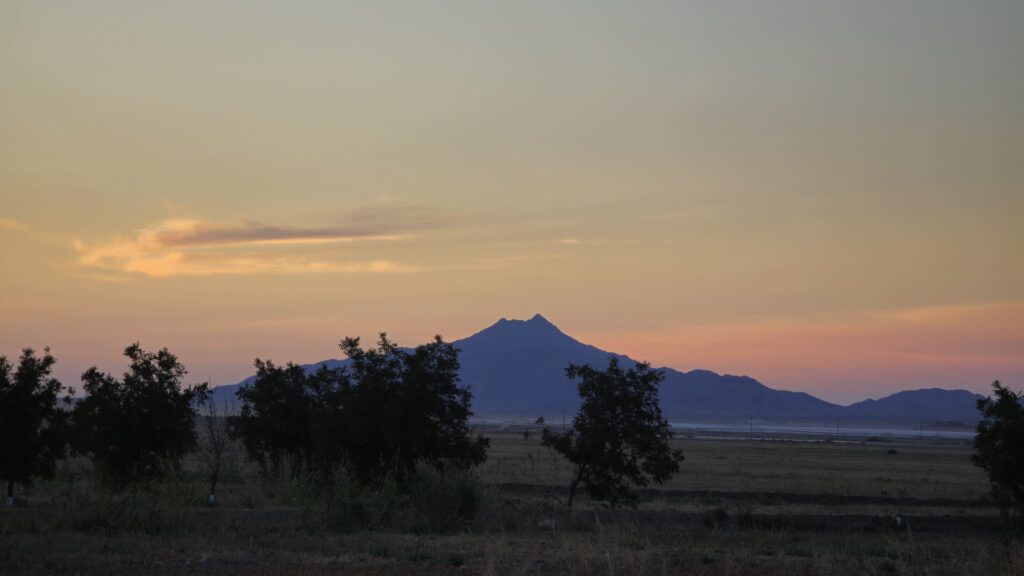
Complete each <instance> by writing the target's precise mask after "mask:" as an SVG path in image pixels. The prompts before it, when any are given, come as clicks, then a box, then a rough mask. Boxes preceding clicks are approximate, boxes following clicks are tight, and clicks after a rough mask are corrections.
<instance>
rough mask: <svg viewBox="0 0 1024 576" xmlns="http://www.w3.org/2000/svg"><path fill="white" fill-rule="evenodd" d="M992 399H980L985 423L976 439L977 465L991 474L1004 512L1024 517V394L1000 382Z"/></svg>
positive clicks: (975, 455) (990, 476)
mask: <svg viewBox="0 0 1024 576" xmlns="http://www.w3.org/2000/svg"><path fill="white" fill-rule="evenodd" d="M992 392H993V396H991V397H988V398H982V399H980V400H978V410H980V411H981V414H982V420H981V421H980V422H979V423H978V428H977V434H976V435H975V436H974V449H975V454H974V455H973V456H972V457H971V459H972V460H973V461H974V463H975V464H976V465H977V466H979V467H981V468H982V469H984V470H985V472H987V473H988V477H989V479H990V480H991V482H992V496H993V499H994V500H995V501H996V503H998V504H999V506H1000V508H1002V509H1003V511H1004V512H1010V511H1013V510H1016V512H1017V513H1018V514H1019V515H1020V514H1024V395H1022V394H1019V393H1015V392H1013V391H1012V390H1010V389H1009V388H1006V387H1005V386H1003V385H1001V384H1000V383H999V381H998V380H997V381H996V382H994V383H993V384H992Z"/></svg>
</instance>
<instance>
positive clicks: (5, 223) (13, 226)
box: [0, 216, 28, 230]
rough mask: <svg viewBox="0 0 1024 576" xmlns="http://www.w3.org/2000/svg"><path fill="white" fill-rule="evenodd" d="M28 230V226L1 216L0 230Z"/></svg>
mask: <svg viewBox="0 0 1024 576" xmlns="http://www.w3.org/2000/svg"><path fill="white" fill-rule="evenodd" d="M26 228H28V225H27V224H24V223H22V222H18V221H17V220H13V219H11V218H4V217H3V216H0V230H25V229H26Z"/></svg>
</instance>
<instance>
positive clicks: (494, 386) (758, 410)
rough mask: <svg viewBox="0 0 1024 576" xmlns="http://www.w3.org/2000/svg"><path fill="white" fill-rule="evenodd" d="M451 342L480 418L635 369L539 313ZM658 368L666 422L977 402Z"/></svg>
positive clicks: (532, 408)
mask: <svg viewBox="0 0 1024 576" xmlns="http://www.w3.org/2000/svg"><path fill="white" fill-rule="evenodd" d="M453 344H454V345H455V347H456V348H458V349H459V350H460V354H459V360H460V363H461V370H460V377H461V379H462V382H463V383H464V384H468V385H470V386H472V388H473V411H474V413H475V414H476V416H477V417H483V418H487V417H491V418H495V417H536V416H538V415H545V416H548V417H551V416H556V415H558V414H561V413H563V411H564V412H565V413H566V414H568V415H570V416H571V415H572V414H574V413H575V412H576V409H577V408H578V407H579V404H580V400H579V396H578V395H577V392H576V385H575V383H572V382H570V381H569V380H567V379H566V377H565V368H566V366H568V365H569V364H570V363H575V364H591V365H593V366H595V367H604V366H605V365H607V362H608V358H609V356H613V357H616V358H618V359H619V361H620V362H621V363H622V364H623V365H624V366H630V365H633V364H635V361H634V360H633V359H631V358H629V357H628V356H624V355H621V354H615V353H611V352H606V351H604V350H600V349H598V348H596V347H594V346H590V345H588V344H584V343H582V342H579V341H577V340H575V339H574V338H572V337H570V336H568V335H567V334H565V333H563V332H562V331H561V330H559V329H558V327H557V326H555V325H554V324H552V323H551V322H549V321H548V320H547V319H546V318H544V317H543V316H541V315H540V314H537V315H535V316H534V317H532V318H530V319H529V320H508V319H505V318H502V319H501V320H499V321H498V322H496V323H495V324H493V325H492V326H490V327H488V328H485V329H484V330H481V331H480V332H477V333H476V334H473V335H472V336H469V337H467V338H463V339H461V340H456V341H454V342H453ZM346 362H347V360H337V359H332V360H325V361H322V362H318V363H316V364H309V365H305V366H304V367H305V368H306V369H307V370H314V369H316V368H317V367H319V366H320V365H321V364H327V365H328V366H329V367H332V368H333V367H338V366H343V365H345V363H346ZM661 370H662V372H663V373H664V375H665V380H664V382H663V384H662V387H661V391H660V397H661V407H662V412H663V413H664V414H665V416H666V417H667V418H669V419H670V420H674V421H690V422H739V421H743V422H745V421H748V420H751V419H752V420H756V421H759V422H779V423H781V422H802V423H833V422H836V421H839V422H842V423H843V424H848V425H849V424H866V425H900V426H918V425H927V424H930V423H933V422H943V423H946V424H949V423H962V424H964V425H973V424H974V423H976V422H977V420H978V412H977V410H976V408H975V401H976V400H977V399H978V398H981V396H980V395H978V394H974V393H972V392H969V391H966V390H943V389H939V388H929V389H923V390H908V391H903V392H898V393H896V394H893V395H891V396H886V397H884V398H880V399H877V400H873V399H869V400H864V401H862V402H857V403H854V404H851V405H849V406H841V405H838V404H833V403H831V402H826V401H824V400H821V399H819V398H816V397H814V396H812V395H810V394H807V393H805V392H791V391H788V390H776V389H773V388H769V387H767V386H765V385H764V384H762V383H760V382H758V381H757V380H755V379H753V378H750V377H748V376H733V375H728V374H725V375H722V374H717V373H715V372H711V371H708V370H691V371H689V372H681V371H678V370H674V369H672V368H662V369H661ZM252 380H253V377H250V378H247V379H246V380H243V381H242V382H240V383H239V384H235V385H230V386H219V387H217V388H216V389H215V390H214V397H215V398H217V399H218V402H221V401H224V400H228V401H229V402H230V401H233V399H234V392H235V390H237V389H238V387H240V386H242V385H244V384H247V383H249V382H251V381H252Z"/></svg>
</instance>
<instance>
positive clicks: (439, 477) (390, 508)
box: [331, 464, 482, 533]
mask: <svg viewBox="0 0 1024 576" xmlns="http://www.w3.org/2000/svg"><path fill="white" fill-rule="evenodd" d="M481 501H482V497H481V488H480V484H479V482H478V479H477V477H476V475H475V474H473V473H472V472H470V471H468V470H465V469H462V468H454V469H453V468H439V467H435V466H431V465H427V464H422V465H420V466H418V467H417V468H416V473H415V474H414V475H413V476H412V477H410V478H408V479H407V480H406V484H405V486H400V485H399V482H398V481H397V480H396V478H395V477H394V475H388V476H386V477H385V478H383V479H380V480H378V481H376V482H373V483H370V484H364V483H362V482H352V481H346V482H345V483H344V485H343V486H342V488H341V489H340V490H339V491H338V492H337V493H336V494H335V497H334V499H333V501H332V506H331V517H332V522H331V524H332V526H333V527H334V528H335V529H338V530H353V529H359V528H368V529H370V530H379V529H397V530H406V531H412V532H418V533H448V532H457V531H459V530H462V529H464V528H466V527H467V526H469V525H470V524H471V523H472V521H473V519H474V517H475V516H476V514H477V512H478V510H479V508H480V503H481Z"/></svg>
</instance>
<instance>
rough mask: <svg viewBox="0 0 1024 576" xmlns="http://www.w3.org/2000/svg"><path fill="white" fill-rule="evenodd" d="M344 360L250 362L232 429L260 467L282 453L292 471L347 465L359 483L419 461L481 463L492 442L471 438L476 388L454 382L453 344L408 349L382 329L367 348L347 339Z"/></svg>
mask: <svg viewBox="0 0 1024 576" xmlns="http://www.w3.org/2000/svg"><path fill="white" fill-rule="evenodd" d="M340 347H341V349H342V350H343V351H344V352H345V354H346V355H347V356H348V358H349V363H348V364H347V365H346V366H344V367H342V368H335V369H330V368H327V367H326V366H320V368H319V369H317V370H316V371H315V372H312V373H309V374H307V373H306V371H305V370H303V369H302V367H300V366H295V365H294V364H288V365H287V366H285V367H283V368H282V367H278V366H275V365H274V364H273V363H271V362H269V361H268V362H263V361H261V360H257V361H256V369H257V374H256V379H255V381H254V382H253V383H252V384H251V385H247V386H243V387H242V388H241V389H240V390H239V391H238V397H239V399H240V400H241V401H242V411H241V415H240V416H239V417H238V418H237V420H236V422H235V424H234V426H233V429H234V431H235V433H236V434H237V435H238V436H240V437H241V438H242V440H243V442H244V443H245V446H246V449H247V451H248V452H249V454H250V455H251V456H252V457H253V458H254V459H255V460H256V461H257V462H260V463H261V465H262V466H263V467H264V470H267V469H268V468H273V467H274V466H275V465H277V464H278V463H280V462H283V461H287V462H288V463H289V464H290V465H292V469H293V471H296V470H299V469H302V468H305V469H308V470H316V471H318V472H319V474H320V476H321V478H322V480H323V481H326V482H329V481H330V480H331V478H332V477H333V475H334V471H336V470H338V469H340V468H342V467H344V468H345V469H346V471H347V472H348V473H349V475H350V476H351V477H352V478H354V479H355V480H357V481H359V482H360V483H364V484H370V483H373V482H376V481H378V480H381V479H382V478H383V477H385V476H387V475H393V476H394V477H395V479H396V480H397V481H398V482H399V483H400V484H404V483H405V481H406V480H407V479H408V478H409V477H410V476H411V475H412V474H413V473H414V472H415V468H416V466H417V465H418V464H420V463H428V464H431V465H434V466H437V467H443V466H446V465H448V466H457V467H465V466H470V465H474V464H478V463H480V462H483V461H484V459H485V458H486V447H487V445H488V441H487V439H485V438H482V437H479V436H477V437H475V438H473V437H472V436H471V433H470V430H469V426H468V424H467V420H468V418H469V416H470V415H471V414H472V412H471V411H470V401H471V399H472V394H471V392H470V389H469V388H468V387H464V386H461V385H460V383H459V377H458V370H459V362H458V351H457V350H456V349H455V348H454V347H453V346H452V345H451V344H448V343H446V342H444V341H443V340H441V338H440V337H437V338H436V339H435V340H434V341H433V342H431V343H429V344H424V345H422V346H418V347H417V348H416V349H415V350H412V351H407V350H402V349H400V348H398V347H397V346H396V345H395V344H394V343H392V342H391V341H389V340H388V339H387V336H386V335H384V334H381V337H380V341H379V342H378V344H377V347H376V348H371V349H368V350H363V349H362V348H361V347H360V341H359V339H358V338H345V339H344V340H342V341H341V344H340Z"/></svg>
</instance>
